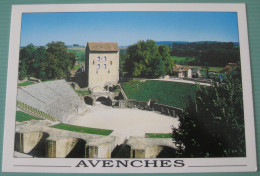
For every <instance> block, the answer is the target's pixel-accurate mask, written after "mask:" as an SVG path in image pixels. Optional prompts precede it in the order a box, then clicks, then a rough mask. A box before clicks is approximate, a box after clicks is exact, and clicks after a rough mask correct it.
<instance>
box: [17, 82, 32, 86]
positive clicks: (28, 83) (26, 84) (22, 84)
mask: <svg viewBox="0 0 260 176" xmlns="http://www.w3.org/2000/svg"><path fill="white" fill-rule="evenodd" d="M31 84H34V82H29V81H26V82H23V83H20V84H18V86H29V85H31Z"/></svg>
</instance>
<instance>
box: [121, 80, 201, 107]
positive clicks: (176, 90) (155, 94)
mask: <svg viewBox="0 0 260 176" xmlns="http://www.w3.org/2000/svg"><path fill="white" fill-rule="evenodd" d="M122 87H123V89H124V91H125V93H126V95H127V97H128V98H130V99H135V100H138V101H146V102H148V101H149V99H150V98H155V99H157V102H158V103H160V104H165V105H170V106H175V107H179V108H185V107H186V105H187V103H188V100H189V97H190V98H192V99H194V98H195V92H196V89H197V87H196V85H194V84H186V83H176V82H167V81H155V80H150V81H145V82H140V81H137V80H132V81H129V82H125V83H123V84H122Z"/></svg>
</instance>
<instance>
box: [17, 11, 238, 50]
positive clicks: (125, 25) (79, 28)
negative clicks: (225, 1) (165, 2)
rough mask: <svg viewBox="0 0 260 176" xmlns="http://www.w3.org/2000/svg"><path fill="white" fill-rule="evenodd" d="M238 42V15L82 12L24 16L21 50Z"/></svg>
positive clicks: (224, 13)
mask: <svg viewBox="0 0 260 176" xmlns="http://www.w3.org/2000/svg"><path fill="white" fill-rule="evenodd" d="M147 39H151V40H155V41H187V42H195V41H221V42H238V41H239V39H238V23H237V13H235V12H79V13H71V12H68V13H24V14H23V15H22V29H21V46H26V45H28V44H30V43H32V44H34V45H36V46H45V45H46V44H47V43H49V42H52V41H63V42H65V44H67V45H72V44H79V45H83V46H85V45H86V43H87V42H117V43H118V45H119V46H128V45H131V44H134V43H136V42H138V41H139V40H147Z"/></svg>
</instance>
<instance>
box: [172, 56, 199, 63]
mask: <svg viewBox="0 0 260 176" xmlns="http://www.w3.org/2000/svg"><path fill="white" fill-rule="evenodd" d="M171 59H172V60H173V61H177V63H180V62H190V61H193V60H195V58H194V57H178V56H172V57H171Z"/></svg>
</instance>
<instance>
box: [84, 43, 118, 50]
mask: <svg viewBox="0 0 260 176" xmlns="http://www.w3.org/2000/svg"><path fill="white" fill-rule="evenodd" d="M87 48H88V50H89V51H119V47H118V45H117V43H116V42H88V43H87Z"/></svg>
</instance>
